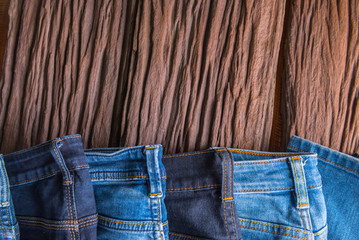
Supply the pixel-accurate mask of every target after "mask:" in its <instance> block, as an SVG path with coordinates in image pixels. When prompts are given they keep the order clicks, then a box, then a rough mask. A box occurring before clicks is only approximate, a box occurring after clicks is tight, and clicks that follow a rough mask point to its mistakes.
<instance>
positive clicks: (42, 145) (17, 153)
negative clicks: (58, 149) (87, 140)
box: [4, 136, 81, 158]
mask: <svg viewBox="0 0 359 240" xmlns="http://www.w3.org/2000/svg"><path fill="white" fill-rule="evenodd" d="M70 138H81V136H74V137H64V138H61V139H54V140H51V141H50V142H48V143H44V144H40V146H37V147H36V146H35V147H32V148H30V149H27V150H24V151H21V152H15V153H9V154H6V155H7V156H4V158H5V157H10V156H15V155H19V154H22V153H26V152H29V151H32V150H35V149H38V148H42V147H45V146H47V145H50V144H52V143H54V142H61V141H62V140H65V139H70Z"/></svg>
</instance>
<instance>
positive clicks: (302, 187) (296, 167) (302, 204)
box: [289, 156, 309, 209]
mask: <svg viewBox="0 0 359 240" xmlns="http://www.w3.org/2000/svg"><path fill="white" fill-rule="evenodd" d="M289 162H290V165H291V168H292V174H293V181H294V189H295V195H296V200H297V208H298V209H307V208H309V199H308V193H307V183H306V180H305V174H304V165H303V159H302V158H301V157H299V156H294V157H291V158H289Z"/></svg>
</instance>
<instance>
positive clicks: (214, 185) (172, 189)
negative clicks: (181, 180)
mask: <svg viewBox="0 0 359 240" xmlns="http://www.w3.org/2000/svg"><path fill="white" fill-rule="evenodd" d="M218 186H221V184H212V185H206V186H199V187H189V188H170V189H166V191H179V190H190V189H200V188H208V187H218Z"/></svg>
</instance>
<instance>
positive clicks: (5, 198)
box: [0, 154, 11, 207]
mask: <svg viewBox="0 0 359 240" xmlns="http://www.w3.org/2000/svg"><path fill="white" fill-rule="evenodd" d="M0 171H1V172H0V184H1V186H0V200H1V207H8V206H10V201H11V194H10V184H9V179H8V177H7V172H6V168H5V163H4V158H3V155H2V154H0Z"/></svg>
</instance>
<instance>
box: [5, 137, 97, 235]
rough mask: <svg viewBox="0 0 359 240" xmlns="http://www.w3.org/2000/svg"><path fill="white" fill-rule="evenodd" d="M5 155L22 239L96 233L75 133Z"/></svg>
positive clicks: (87, 177) (86, 174)
mask: <svg viewBox="0 0 359 240" xmlns="http://www.w3.org/2000/svg"><path fill="white" fill-rule="evenodd" d="M4 160H5V165H6V169H7V172H8V176H9V182H10V186H11V194H12V198H13V202H14V207H15V214H16V218H17V221H18V223H19V225H20V234H21V239H36V240H42V239H44V240H45V239H46V240H48V239H51V240H56V239H59V240H60V239H61V240H63V239H70V240H80V239H86V240H88V239H90V240H91V239H96V229H97V227H96V226H97V214H96V206H95V198H94V193H93V188H92V184H91V179H90V175H89V166H88V163H87V161H86V158H85V155H84V151H83V147H82V142H81V136H80V135H71V136H65V137H62V138H57V139H54V140H51V141H48V142H46V143H43V144H40V145H38V146H34V147H32V148H29V149H25V150H22V151H18V152H15V153H11V154H7V155H4Z"/></svg>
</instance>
